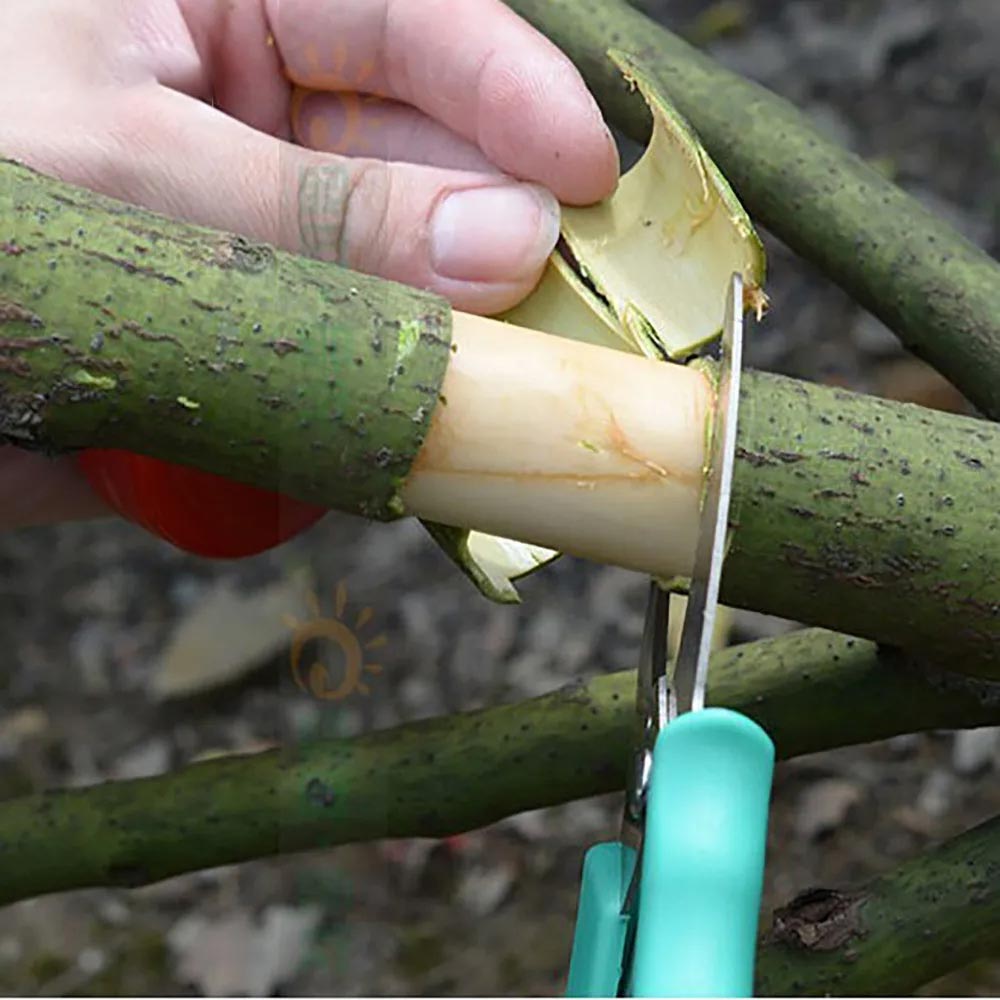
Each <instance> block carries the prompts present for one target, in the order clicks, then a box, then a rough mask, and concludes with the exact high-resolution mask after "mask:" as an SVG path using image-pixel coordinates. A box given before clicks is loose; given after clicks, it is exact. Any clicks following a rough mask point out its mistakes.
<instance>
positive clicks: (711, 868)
mask: <svg viewBox="0 0 1000 1000" xmlns="http://www.w3.org/2000/svg"><path fill="white" fill-rule="evenodd" d="M773 774H774V744H773V743H772V742H771V740H770V738H769V737H768V735H767V733H765V732H764V730H763V729H761V728H760V726H758V725H757V724H756V723H755V722H753V721H752V720H751V719H748V718H747V717H746V716H744V715H740V714H739V713H737V712H731V711H729V710H728V709H721V708H709V709H705V710H704V711H700V712H689V713H686V714H684V715H682V716H680V718H678V719H676V720H674V721H673V722H671V723H670V725H668V726H667V727H666V728H664V729H663V730H662V731H661V732H660V734H659V736H658V737H657V740H656V746H655V747H654V749H653V766H652V773H651V775H650V786H649V792H648V795H649V798H648V800H647V814H646V832H645V838H644V846H643V853H642V881H641V883H640V884H641V887H642V888H641V890H640V898H639V916H638V923H637V925H636V940H635V952H634V955H633V960H632V976H631V983H630V989H629V993H630V995H631V996H637V997H651V996H658V997H674V996H683V997H749V996H752V995H753V974H754V958H755V954H756V944H757V926H758V920H759V915H760V897H761V891H762V888H763V881H764V856H765V851H766V846H767V818H768V807H769V804H770V798H771V781H772V777H773Z"/></svg>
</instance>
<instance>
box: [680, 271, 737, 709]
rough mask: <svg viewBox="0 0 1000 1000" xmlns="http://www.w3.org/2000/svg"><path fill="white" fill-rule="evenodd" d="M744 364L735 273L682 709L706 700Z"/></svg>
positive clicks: (687, 618)
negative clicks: (741, 375)
mask: <svg viewBox="0 0 1000 1000" xmlns="http://www.w3.org/2000/svg"><path fill="white" fill-rule="evenodd" d="M742 368H743V279H742V278H741V276H740V275H739V274H734V275H733V276H732V279H731V282H730V286H729V294H728V297H727V300H726V314H725V320H724V325H723V336H722V363H721V366H720V379H719V391H718V395H717V397H716V409H715V424H714V428H713V433H712V454H711V464H710V466H709V471H708V481H707V490H706V495H705V502H704V506H703V507H702V512H701V523H700V527H699V531H698V546H697V550H696V553H695V562H694V572H693V573H692V576H691V589H690V591H689V593H688V606H687V611H686V613H685V615H684V625H683V628H682V630H681V644H680V650H679V652H678V654H677V663H676V665H675V667H674V674H673V679H672V685H671V686H672V688H673V692H674V696H675V699H676V712H678V713H681V712H689V711H697V710H699V709H701V708H703V707H704V705H705V687H706V685H707V682H708V660H709V655H710V653H711V649H712V634H713V631H714V627H715V615H716V611H717V609H718V605H719V583H720V580H721V579H722V563H723V561H724V559H725V554H726V533H727V529H728V524H729V502H730V498H731V496H732V486H733V463H734V461H735V458H736V424H737V415H738V409H739V400H740V372H741V371H742Z"/></svg>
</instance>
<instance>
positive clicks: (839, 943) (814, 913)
mask: <svg viewBox="0 0 1000 1000" xmlns="http://www.w3.org/2000/svg"><path fill="white" fill-rule="evenodd" d="M867 899H868V897H867V896H866V895H864V894H861V893H857V894H853V895H850V894H846V893H841V892H837V891H836V890H832V889H809V890H808V891H806V892H803V893H800V894H799V895H798V896H796V897H795V898H794V899H793V900H792V901H791V903H789V904H788V905H787V906H783V907H781V908H780V909H777V910H775V911H774V921H773V924H772V927H771V931H770V933H769V934H768V935H767V943H768V944H785V945H790V946H792V947H793V948H798V949H802V950H805V951H837V950H839V949H841V948H843V947H845V945H847V943H848V942H849V941H852V940H854V939H855V938H861V937H863V936H864V933H865V930H864V926H863V924H862V921H861V909H862V907H863V905H864V903H865V902H866V901H867Z"/></svg>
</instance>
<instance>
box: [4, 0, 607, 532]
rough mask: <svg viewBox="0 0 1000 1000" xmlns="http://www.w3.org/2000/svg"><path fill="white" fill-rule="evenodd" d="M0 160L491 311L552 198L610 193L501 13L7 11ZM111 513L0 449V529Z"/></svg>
mask: <svg viewBox="0 0 1000 1000" xmlns="http://www.w3.org/2000/svg"><path fill="white" fill-rule="evenodd" d="M358 93H361V94H364V95H370V96H364V97H358V96H356V95H357V94H358ZM0 154H3V155H6V156H12V157H14V158H16V159H20V160H23V161H24V162H26V163H28V164H30V165H32V166H33V167H35V168H36V169H38V170H41V171H43V172H44V173H48V174H50V175H53V176H57V177H60V178H62V179H63V180H66V181H68V182H70V183H73V184H78V185H81V186H83V187H87V188H90V189H92V190H95V191H99V192H102V193H104V194H108V195H111V196H113V197H116V198H120V199H122V200H125V201H129V202H132V203H135V204H139V205H142V206H144V207H146V208H150V209H153V210H154V211H158V212H162V213H164V214H167V215H171V216H173V217H175V218H183V219H187V220H189V221H192V222H195V223H199V224H202V225H207V226H212V227H215V228H218V229H223V230H228V231H231V232H237V233H241V234H243V235H245V236H247V237H249V238H252V239H258V240H262V241H265V242H269V243H273V244H275V245H277V246H281V247H284V248H285V249H287V250H290V251H292V252H296V253H304V254H309V255H312V256H317V257H320V258H322V259H325V260H336V261H338V262H339V263H341V264H343V265H345V266H347V267H351V268H355V269H357V270H361V271H366V272H369V273H373V274H378V275H381V276H383V277H386V278H391V279H394V280H397V281H403V282H406V283H408V284H412V285H417V286H420V287H425V288H430V289H432V290H434V291H437V292H439V293H440V294H442V295H444V296H446V297H447V298H449V299H450V300H451V301H452V303H453V304H454V305H455V306H456V307H458V308H462V309H466V310H469V311H474V312H483V313H494V312H499V311H501V310H502V309H504V308H507V307H509V306H511V305H513V304H515V303H516V302H517V301H519V300H520V299H521V298H523V297H524V296H525V295H526V294H527V293H528V292H529V291H530V290H531V288H532V287H533V286H534V284H535V282H536V281H537V279H538V277H539V275H540V273H541V270H542V268H543V266H544V262H545V259H546V258H547V256H548V254H549V253H550V251H551V250H552V248H553V246H554V244H555V241H556V239H557V236H558V204H557V201H556V199H557V198H558V199H559V200H560V201H563V202H566V203H570V204H586V203H590V202H593V201H597V200H600V199H601V198H603V197H605V196H607V195H608V194H610V193H611V191H612V190H613V188H614V185H615V183H616V180H617V176H618V159H617V154H616V152H615V148H614V143H613V141H612V139H611V136H610V134H609V133H608V131H607V128H606V127H605V125H604V123H603V120H602V118H601V115H600V112H599V110H598V109H597V106H596V104H595V103H594V101H593V99H592V98H591V96H590V95H589V94H588V92H587V90H586V88H585V86H584V84H583V82H582V80H581V79H580V77H579V75H578V74H577V72H576V70H575V69H574V68H573V66H572V65H571V64H570V62H569V61H568V60H567V59H566V57H565V56H563V55H562V53H560V52H559V51H558V50H557V49H556V48H555V47H554V46H553V45H551V44H550V43H549V42H548V41H547V40H546V39H545V38H544V37H542V36H541V35H539V34H538V33H536V32H535V31H534V30H533V29H532V28H531V27H529V26H528V25H527V24H526V23H525V22H523V21H522V20H520V19H519V18H518V17H517V16H516V15H515V14H513V13H512V12H511V11H510V10H509V9H508V8H507V7H506V6H505V5H504V4H502V3H501V2H500V0H4V3H3V5H2V7H0ZM303 192H313V193H316V192H319V199H318V202H320V203H321V204H322V217H321V218H317V217H315V213H316V211H317V205H316V204H308V203H303V200H302V197H301V195H302V193H303ZM310 213H313V216H312V217H311V216H310ZM104 511H105V509H104V508H103V506H102V505H101V504H100V502H99V501H98V500H96V498H94V497H93V496H92V495H91V492H90V490H89V488H88V487H87V486H86V484H85V483H84V482H83V481H82V480H81V479H80V477H79V476H78V474H77V473H76V471H75V469H74V468H73V467H72V466H71V465H69V463H68V462H66V461H65V460H57V461H54V462H53V461H50V460H48V459H45V458H43V457H41V456H37V455H31V454H27V453H22V452H18V451H16V450H15V449H12V448H0V528H3V527H15V526H18V525H24V524H32V523H41V522H46V521H52V520H59V519H65V518H70V517H87V516H94V515H95V514H98V513H102V512H104Z"/></svg>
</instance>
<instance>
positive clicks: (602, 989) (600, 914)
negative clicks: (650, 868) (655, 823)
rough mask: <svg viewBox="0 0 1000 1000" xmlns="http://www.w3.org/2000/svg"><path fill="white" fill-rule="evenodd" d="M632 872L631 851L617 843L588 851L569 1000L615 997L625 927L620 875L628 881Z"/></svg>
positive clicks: (625, 919)
mask: <svg viewBox="0 0 1000 1000" xmlns="http://www.w3.org/2000/svg"><path fill="white" fill-rule="evenodd" d="M634 867H635V851H634V850H633V849H632V848H631V847H627V846H626V845H625V844H622V843H621V842H619V841H613V842H611V843H605V844H595V845H594V846H593V847H592V848H591V849H590V850H589V851H587V854H586V857H585V858H584V859H583V878H582V879H581V881H580V904H579V906H578V908H577V913H576V933H575V934H574V936H573V952H572V955H571V957H570V962H569V979H568V981H567V984H566V996H567V997H613V996H616V995H617V992H618V980H619V979H620V978H621V972H622V951H623V949H624V945H625V931H626V929H627V924H628V920H627V918H626V917H625V916H624V915H623V914H622V875H623V874H624V876H625V879H626V882H627V880H628V878H630V877H631V874H632V869H633V868H634Z"/></svg>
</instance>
